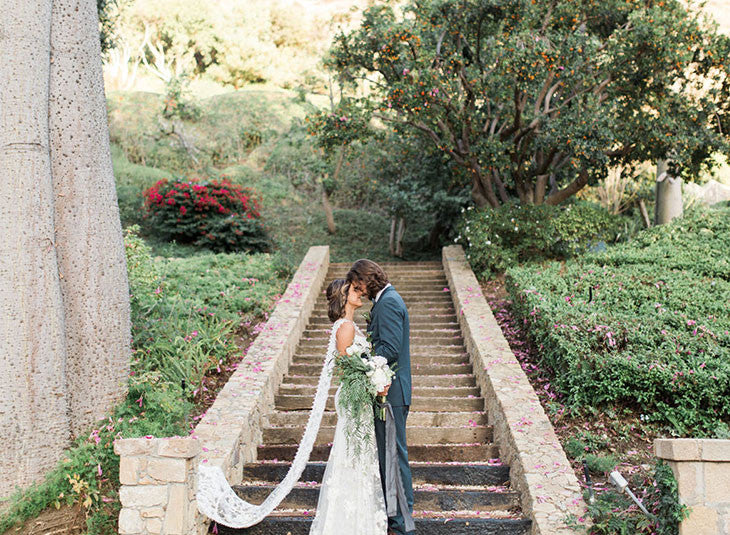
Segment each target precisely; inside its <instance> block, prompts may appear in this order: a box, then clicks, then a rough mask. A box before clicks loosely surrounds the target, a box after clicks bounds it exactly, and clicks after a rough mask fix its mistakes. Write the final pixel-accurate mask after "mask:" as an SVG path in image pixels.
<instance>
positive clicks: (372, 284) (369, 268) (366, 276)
mask: <svg viewBox="0 0 730 535" xmlns="http://www.w3.org/2000/svg"><path fill="white" fill-rule="evenodd" d="M347 282H349V283H353V282H364V283H365V288H366V289H367V292H368V299H370V300H371V301H372V300H373V299H375V296H376V295H378V292H379V291H380V290H382V289H383V288H385V285H386V284H388V275H386V274H385V271H383V268H381V267H380V266H379V265H378V264H376V263H375V262H373V261H372V260H368V259H367V258H362V259H360V260H358V261H357V262H355V263H354V264H352V267H351V268H350V271H349V272H348V273H347Z"/></svg>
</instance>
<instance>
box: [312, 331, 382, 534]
mask: <svg viewBox="0 0 730 535" xmlns="http://www.w3.org/2000/svg"><path fill="white" fill-rule="evenodd" d="M345 321H349V320H338V321H337V322H335V324H334V326H333V327H332V329H333V330H332V332H333V333H336V332H337V329H338V328H339V327H340V325H342V324H343V323H344V322H345ZM353 325H354V324H353ZM358 338H359V339H360V340H362V341H364V339H365V335H363V333H362V331H360V329H359V328H358V327H357V325H355V340H358ZM341 388H342V387H339V388H338V389H337V393H335V410H336V411H337V426H336V427H335V438H334V441H333V442H332V449H331V450H330V456H329V459H328V460H327V467H326V468H325V470H324V476H323V477H322V487H321V489H320V491H319V502H318V503H317V514H316V516H315V517H314V521H313V522H312V527H311V529H310V530H309V533H310V535H344V534H347V535H350V534H352V535H385V534H386V533H387V531H388V517H387V515H386V513H385V499H384V498H383V489H382V487H381V484H380V470H379V468H378V450H377V446H376V444H375V429H374V427H375V422H374V419H373V412H372V410H366V411H364V413H363V415H362V417H363V421H362V422H361V425H362V429H363V430H365V431H366V433H367V435H368V440H367V442H366V443H365V444H362V445H361V446H360V451H359V455H355V451H354V449H353V446H354V444H351V443H348V440H347V436H346V435H345V430H346V429H347V427H348V425H349V422H348V415H347V413H346V412H345V411H343V410H342V409H340V407H339V403H338V400H339V395H340V389H341Z"/></svg>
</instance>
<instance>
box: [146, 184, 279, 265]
mask: <svg viewBox="0 0 730 535" xmlns="http://www.w3.org/2000/svg"><path fill="white" fill-rule="evenodd" d="M144 206H145V210H146V214H145V219H146V220H147V222H148V223H149V227H150V228H151V229H153V230H154V232H155V233H156V234H158V235H160V236H162V237H163V238H164V239H168V240H173V239H174V240H177V241H178V242H179V243H192V244H195V245H199V246H204V247H207V248H209V249H211V250H213V251H216V252H231V251H246V252H255V251H263V250H266V249H268V248H269V239H268V235H267V233H266V230H265V229H264V226H263V224H262V223H261V219H260V218H261V214H260V212H259V200H258V197H257V195H256V194H255V193H254V192H253V191H251V190H249V189H247V188H244V187H243V186H240V185H238V184H233V183H232V182H231V181H230V180H228V179H226V178H223V179H220V180H219V179H211V180H191V181H182V180H179V181H173V182H170V181H168V180H160V181H158V182H157V183H156V184H155V185H154V186H152V187H150V188H148V189H147V190H145V191H144Z"/></svg>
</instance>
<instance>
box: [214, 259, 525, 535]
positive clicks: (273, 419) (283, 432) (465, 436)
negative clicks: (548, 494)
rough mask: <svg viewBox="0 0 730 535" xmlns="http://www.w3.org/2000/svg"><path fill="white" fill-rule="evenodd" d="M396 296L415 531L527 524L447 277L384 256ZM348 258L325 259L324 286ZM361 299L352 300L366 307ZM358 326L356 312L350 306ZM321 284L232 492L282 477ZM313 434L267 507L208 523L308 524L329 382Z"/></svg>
mask: <svg viewBox="0 0 730 535" xmlns="http://www.w3.org/2000/svg"><path fill="white" fill-rule="evenodd" d="M381 265H382V266H383V267H384V269H385V270H386V272H387V273H388V275H389V277H390V280H391V282H392V283H393V285H394V286H395V288H396V289H397V290H398V292H399V293H400V294H401V295H402V296H403V299H404V300H405V302H406V306H407V307H408V311H409V315H410V323H411V369H412V374H413V404H412V405H411V411H410V414H409V416H408V427H407V436H408V452H409V458H410V463H411V469H412V472H413V483H414V493H415V504H414V518H415V520H416V532H417V533H419V534H428V535H440V534H446V533H449V534H464V535H466V534H476V533H479V534H483V535H488V534H500V535H517V534H527V533H529V532H530V521H529V520H527V519H525V518H524V517H523V515H522V514H521V510H520V503H519V496H518V494H517V493H516V492H514V491H513V490H511V489H510V485H509V467H507V466H505V465H504V464H502V463H501V462H500V461H499V459H498V456H499V452H498V449H497V447H496V446H495V445H494V444H493V443H492V428H491V427H490V426H489V425H488V424H487V415H486V414H485V412H484V399H482V398H481V396H480V393H479V389H478V388H477V386H476V382H475V378H474V375H473V374H472V367H471V364H470V363H469V357H468V355H467V353H466V349H465V347H464V341H463V339H462V336H461V331H460V329H459V324H458V322H457V318H456V313H455V310H454V306H453V302H452V299H451V295H450V292H449V290H448V288H447V281H446V277H445V275H444V272H443V268H442V266H441V263H440V262H419V263H406V262H402V263H384V264H381ZM348 269H349V264H331V265H330V269H329V272H328V275H327V280H326V282H325V287H326V285H327V284H329V283H330V282H331V281H332V280H333V279H334V278H337V277H344V276H345V274H346V273H347V270H348ZM369 306H370V305H369V303H367V301H366V305H365V306H364V307H363V309H361V311H365V310H367V309H368V308H369ZM356 320H357V322H358V323H359V324H360V327H361V328H362V329H363V330H364V329H365V322H364V320H363V318H362V317H360V314H359V313H357V314H356ZM330 326H331V324H330V321H329V319H328V318H327V311H326V300H325V297H324V293H322V294H321V295H320V297H319V299H318V301H317V303H316V305H315V309H314V312H313V314H312V317H311V318H310V322H309V325H308V327H307V330H306V331H305V333H304V335H303V337H302V338H301V340H300V343H299V346H298V348H297V351H296V354H295V356H294V360H293V363H292V365H291V366H290V368H289V373H288V375H287V376H286V377H285V378H284V381H283V383H282V384H281V386H280V388H279V391H278V395H277V396H276V410H275V411H274V412H273V413H272V414H271V415H270V417H269V422H268V425H267V426H266V427H265V428H264V430H263V444H262V445H261V446H259V448H258V462H256V463H252V464H248V465H246V466H245V467H244V473H243V479H244V480H243V484H242V485H239V486H237V487H235V488H236V492H237V493H238V494H239V495H240V496H241V497H242V498H244V499H245V500H247V501H250V502H253V503H260V502H261V501H263V500H264V498H265V497H266V496H267V495H268V494H269V493H270V492H271V489H272V488H273V487H274V486H275V485H276V484H277V483H278V482H279V481H281V480H282V479H283V478H284V475H285V474H286V471H287V469H288V467H289V463H290V461H291V459H293V457H294V454H295V452H296V449H297V444H298V443H299V440H300V438H301V436H302V434H303V432H304V426H305V424H306V421H307V418H308V415H309V410H310V409H311V406H312V400H313V398H314V392H315V389H316V384H317V379H318V376H319V373H320V371H321V366H322V360H323V357H324V351H325V348H326V346H327V340H328V337H329V332H330ZM336 388H337V387H336V385H333V387H332V389H331V391H330V398H329V401H328V405H327V411H326V412H325V415H324V418H323V421H322V425H321V428H320V433H319V436H318V439H317V444H316V445H315V447H314V451H313V453H312V456H311V458H310V463H309V465H308V466H307V468H306V470H305V472H304V474H303V476H302V478H301V480H300V483H299V484H298V486H297V487H296V488H295V489H294V490H293V491H292V492H291V494H290V495H289V496H288V497H287V499H286V500H285V501H284V502H283V503H282V504H281V505H280V507H279V508H278V509H277V511H275V513H274V514H273V515H271V516H270V517H269V518H267V519H266V520H265V521H264V522H262V523H261V524H259V525H257V526H254V527H252V528H249V529H239V530H236V529H231V528H226V527H224V526H217V529H218V533H248V534H257V535H258V534H262V535H263V534H267V535H279V534H281V535H285V534H289V535H300V534H306V533H308V532H309V525H310V523H311V519H312V517H313V516H314V513H315V509H316V505H317V498H318V495H319V482H321V480H322V474H323V472H324V466H325V462H326V460H327V457H328V455H329V449H330V443H331V442H332V438H333V436H334V426H335V423H336V415H335V413H334V392H335V390H336Z"/></svg>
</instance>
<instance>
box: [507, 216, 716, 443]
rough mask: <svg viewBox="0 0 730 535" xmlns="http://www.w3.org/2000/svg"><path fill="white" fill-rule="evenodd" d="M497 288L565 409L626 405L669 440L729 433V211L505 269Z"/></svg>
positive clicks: (691, 218)
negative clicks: (602, 249)
mask: <svg viewBox="0 0 730 535" xmlns="http://www.w3.org/2000/svg"><path fill="white" fill-rule="evenodd" d="M507 290H508V292H509V293H510V295H511V297H512V300H513V302H514V307H515V311H516V313H517V314H518V316H519V317H520V318H521V319H522V320H523V321H524V322H525V323H526V324H527V325H528V326H529V331H530V337H531V338H532V340H533V341H534V342H535V344H536V345H537V347H538V350H539V354H540V359H541V362H542V363H543V364H544V365H546V366H548V367H549V368H551V369H552V370H553V372H554V382H553V384H554V385H555V386H556V388H557V389H558V390H559V391H560V393H562V394H563V396H564V399H565V401H566V402H567V404H568V405H569V406H570V405H572V406H576V407H602V406H603V407H605V406H615V407H629V408H632V409H634V410H636V411H637V412H638V413H639V414H640V415H641V419H642V420H643V421H645V422H653V423H656V424H659V425H660V426H663V427H665V428H666V429H667V431H668V432H669V433H670V434H673V435H680V436H681V435H688V434H692V435H702V436H710V437H712V436H717V437H727V436H730V428H729V427H728V424H729V423H730V314H729V313H728V311H729V310H730V210H729V209H727V208H723V209H717V210H707V211H703V212H697V213H694V214H691V215H688V216H686V217H684V218H683V219H681V220H678V221H675V222H674V223H672V224H670V225H665V226H661V227H656V228H653V229H651V230H648V231H646V232H644V233H642V234H640V235H639V236H638V237H637V238H636V239H635V240H633V241H632V242H630V243H627V244H622V245H617V246H614V247H612V248H610V249H609V250H608V251H607V252H606V253H602V254H593V255H586V256H583V257H580V258H576V259H573V260H570V261H568V262H565V263H560V262H553V263H549V264H546V265H544V266H526V267H518V268H513V269H512V270H510V271H509V272H508V276H507Z"/></svg>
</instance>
